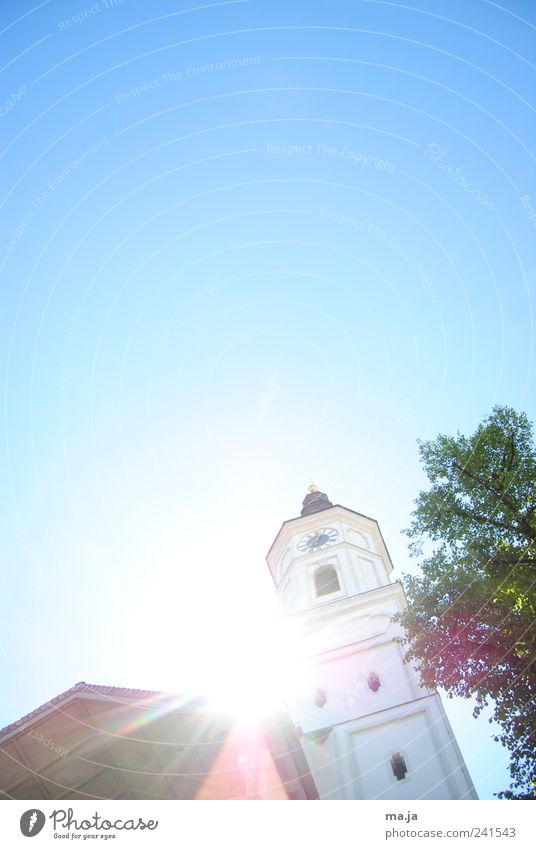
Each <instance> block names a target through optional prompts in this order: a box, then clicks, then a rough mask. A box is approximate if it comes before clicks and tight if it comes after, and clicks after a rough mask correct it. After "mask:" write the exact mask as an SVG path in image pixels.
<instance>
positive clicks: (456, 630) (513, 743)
mask: <svg viewBox="0 0 536 849" xmlns="http://www.w3.org/2000/svg"><path fill="white" fill-rule="evenodd" d="M420 456H421V460H422V463H423V467H424V469H425V471H426V474H427V476H428V479H429V481H430V484H431V486H430V489H429V490H428V491H425V492H421V493H420V494H419V496H418V498H417V500H416V509H415V510H414V512H413V514H412V516H413V519H412V523H411V527H410V528H409V529H408V530H407V531H406V533H407V534H408V536H409V537H410V538H411V539H412V543H411V546H410V548H411V550H412V554H413V555H414V556H419V555H422V551H423V544H424V543H430V542H431V543H432V544H433V553H432V554H431V556H429V557H426V558H425V559H424V561H423V563H422V564H421V565H422V575H421V576H419V577H415V576H411V575H406V576H404V586H405V590H406V595H407V598H408V603H409V607H408V609H407V611H405V612H404V613H403V614H401V615H400V616H399V617H398V619H399V621H401V622H402V624H403V625H404V627H405V628H406V631H407V639H406V640H404V644H405V647H406V660H407V661H413V662H415V663H416V664H417V667H418V668H419V670H420V673H421V677H422V681H423V683H424V684H425V685H427V686H429V687H438V686H440V687H443V688H444V689H445V690H446V691H447V693H448V694H449V695H451V696H454V695H457V696H462V697H465V698H469V697H475V698H476V707H475V711H474V714H475V716H477V715H478V714H479V713H480V712H481V711H482V709H483V708H484V707H485V706H486V705H488V704H492V706H493V718H494V719H495V720H496V722H497V723H498V724H499V726H500V729H501V732H500V735H499V736H498V737H496V738H495V739H496V740H500V742H501V743H502V744H503V745H504V746H505V747H507V749H508V750H509V752H510V773H511V777H512V783H511V785H510V788H509V789H508V790H503V791H501V792H500V793H499V794H498V795H499V797H501V798H517V799H519V798H525V799H526V798H534V797H535V794H536V664H535V656H536V568H535V567H536V484H535V479H536V476H535V472H536V453H535V449H534V443H533V436H532V427H531V424H530V422H529V421H528V419H527V417H526V416H525V415H524V414H522V413H517V412H515V410H512V409H510V408H508V407H495V408H494V409H493V411H492V413H491V415H490V416H488V417H487V418H486V419H485V420H484V421H483V422H482V423H481V424H480V426H479V427H478V429H477V430H476V432H475V433H474V434H473V435H472V436H470V437H465V436H463V435H461V434H458V436H457V437H449V436H443V435H440V436H438V437H437V439H435V440H433V441H430V442H423V443H420ZM490 721H491V720H490Z"/></svg>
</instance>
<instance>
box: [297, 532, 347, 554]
mask: <svg viewBox="0 0 536 849" xmlns="http://www.w3.org/2000/svg"><path fill="white" fill-rule="evenodd" d="M338 536H339V532H338V531H336V530H335V528H322V529H321V530H318V531H309V533H308V534H305V536H303V537H302V538H301V540H300V541H299V543H298V546H297V548H298V551H302V552H305V551H317V550H318V549H319V548H323V547H324V546H325V545H330V544H331V543H333V542H335V540H336V539H337V537H338Z"/></svg>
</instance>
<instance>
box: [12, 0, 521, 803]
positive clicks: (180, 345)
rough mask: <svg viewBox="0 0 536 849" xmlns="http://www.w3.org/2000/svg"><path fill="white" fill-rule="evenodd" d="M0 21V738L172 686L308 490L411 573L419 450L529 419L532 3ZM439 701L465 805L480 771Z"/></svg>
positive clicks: (107, 10) (499, 773) (167, 11)
mask: <svg viewBox="0 0 536 849" xmlns="http://www.w3.org/2000/svg"><path fill="white" fill-rule="evenodd" d="M0 18H1V25H0V29H1V30H2V31H1V33H0V37H1V38H2V40H3V52H2V55H3V64H4V66H3V69H2V78H3V82H4V86H3V91H4V94H3V95H2V102H1V103H0V127H1V129H2V162H3V169H2V175H3V176H2V208H1V215H2V234H3V235H2V244H1V245H0V250H1V254H2V256H1V257H0V269H1V279H2V287H1V299H2V308H1V315H0V322H1V325H0V329H1V332H0V345H1V362H2V372H1V374H2V387H3V397H4V438H3V440H2V455H1V469H2V478H3V480H4V481H5V486H3V487H2V499H3V505H2V511H1V512H2V516H3V519H2V539H3V541H4V545H3V549H4V553H5V557H4V558H3V562H4V566H3V571H2V581H3V591H2V600H1V614H0V645H1V646H2V654H3V656H2V662H1V668H2V673H1V674H2V682H3V685H2V688H1V696H0V699H1V701H0V724H4V723H7V722H10V721H12V720H14V719H16V718H17V717H18V716H20V715H21V714H23V713H25V712H27V711H28V710H31V709H33V708H34V707H35V706H36V705H37V704H40V703H42V702H43V701H45V700H47V699H48V698H50V697H52V696H54V695H55V694H56V693H58V692H60V691H62V690H64V689H66V688H68V687H70V686H72V685H73V684H74V683H75V682H76V681H78V680H86V681H90V682H93V683H101V684H117V685H122V686H132V687H138V688H147V689H151V688H154V689H168V690H176V691H183V690H185V689H191V690H195V689H203V688H204V687H206V686H207V684H208V679H209V678H210V675H211V674H213V670H214V669H215V668H216V667H218V666H221V664H222V662H223V661H224V659H225V658H226V657H228V656H229V655H230V654H232V655H233V656H234V657H235V659H236V660H238V661H240V657H241V651H242V650H243V649H242V646H241V642H240V639H239V635H240V634H241V633H246V634H248V635H249V641H250V642H251V643H252V644H254V643H255V639H258V638H259V634H260V632H263V631H264V633H267V632H268V631H269V627H270V622H271V621H272V620H273V617H274V613H275V605H274V598H273V588H272V585H271V579H269V575H268V570H267V567H266V564H265V562H264V556H265V553H266V551H267V550H268V548H269V546H270V544H271V542H272V540H273V537H274V536H275V534H276V532H277V530H278V528H279V526H280V524H281V522H282V521H283V520H284V519H287V518H290V517H293V516H295V515H297V514H298V512H299V509H300V506H301V500H302V498H303V497H304V495H305V491H306V488H307V486H308V484H309V483H310V481H311V478H313V479H314V481H315V482H316V483H317V484H318V485H319V486H320V487H321V488H322V489H323V490H324V491H326V492H327V493H328V494H329V496H330V498H331V499H332V500H333V501H334V502H336V503H342V504H344V505H346V506H348V507H350V508H352V509H355V510H358V511H361V512H363V513H365V514H367V515H371V516H374V517H375V518H377V519H378V521H379V522H380V525H381V528H382V531H383V534H384V537H385V539H386V542H387V545H388V547H389V549H390V551H391V555H392V556H393V560H394V562H395V566H396V571H395V573H394V577H397V578H399V577H400V576H401V574H402V573H403V572H404V571H407V570H409V569H415V568H416V565H415V564H414V563H413V562H411V561H409V558H408V554H407V545H406V539H405V537H404V536H403V534H402V533H401V531H402V529H403V528H404V527H407V526H408V524H409V517H410V513H411V509H412V503H413V500H414V498H415V497H416V495H417V493H418V491H419V489H420V488H421V487H422V486H423V485H424V483H425V481H424V478H423V474H422V472H421V471H420V469H419V465H418V458H417V444H416V440H417V439H418V438H424V439H426V438H432V437H434V436H435V435H436V434H437V433H439V432H446V433H454V432H456V430H457V429H459V430H461V431H465V432H469V431H471V430H472V429H474V427H475V426H476V424H477V423H478V421H479V420H480V419H481V418H482V417H483V416H484V415H486V414H487V413H488V412H489V411H490V410H491V408H492V406H493V405H494V404H497V403H501V404H511V405H512V406H514V407H516V408H518V409H522V410H524V411H526V412H527V413H528V414H529V416H530V417H531V418H532V419H534V418H536V415H535V413H536V410H535V403H534V355H533V341H534V340H533V328H534V317H533V286H534V283H533V280H534V267H535V257H536V249H535V246H536V240H535V239H534V229H535V226H536V218H535V217H533V215H536V185H535V168H534V154H533V153H531V150H530V148H531V144H530V143H531V137H532V138H534V135H533V134H534V129H535V126H534V125H535V121H534V94H533V92H534V84H535V70H536V69H535V66H534V64H531V62H530V59H531V54H533V51H532V50H531V47H533V38H534V28H535V26H536V14H535V9H534V6H533V4H531V3H529V2H521V0H518V2H512V0H508V2H504V3H502V5H501V4H497V3H491V2H486V1H485V0H475V2H473V3H471V4H467V3H462V2H448V3H447V2H431V0H418V2H416V3H404V2H375V0H367V1H366V2H364V0H363V1H362V0H355V2H346V3H345V2H336V0H335V2H330V3H323V4H312V3H302V2H296V3H292V4H290V3H283V2H278V0H276V1H275V2H258V0H245V2H228V3H211V4H208V3H207V4H199V5H192V6H190V5H189V4H188V3H182V2H171V0H170V2H164V0H156V2H153V3H151V4H150V5H147V4H142V3H135V2H133V0H123V2H119V0H116V2H112V0H107V2H106V0H99V2H97V3H94V4H84V2H83V0H82V2H76V3H75V2H69V3H68V2H56V0H48V2H44V3H39V4H35V5H34V4H32V3H27V2H4V3H3V4H2V8H1V10H0ZM230 623H231V624H230ZM446 707H447V710H448V712H449V716H450V717H451V719H452V722H453V724H454V727H455V731H456V733H457V735H458V739H459V741H460V745H461V747H462V750H463V752H464V754H465V756H466V758H467V762H468V765H469V768H470V771H471V773H472V775H473V778H474V779H475V783H476V785H477V789H478V791H479V793H480V795H481V796H482V797H484V798H486V797H487V798H490V797H491V796H492V793H493V791H496V790H499V789H501V788H502V787H503V786H504V785H505V782H506V778H505V769H504V764H505V755H504V751H503V750H502V749H501V747H500V746H498V745H495V744H490V743H489V732H490V726H488V725H487V723H486V722H485V721H480V722H479V723H474V722H473V721H472V720H471V719H470V714H471V705H469V704H467V703H463V704H458V703H456V704H453V703H451V702H449V701H447V702H446Z"/></svg>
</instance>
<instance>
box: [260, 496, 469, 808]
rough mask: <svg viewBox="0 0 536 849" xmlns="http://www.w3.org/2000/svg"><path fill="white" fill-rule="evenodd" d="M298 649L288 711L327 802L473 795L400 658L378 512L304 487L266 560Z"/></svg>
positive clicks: (398, 603)
mask: <svg viewBox="0 0 536 849" xmlns="http://www.w3.org/2000/svg"><path fill="white" fill-rule="evenodd" d="M267 561H268V565H269V568H270V571H271V573H272V576H273V579H274V581H275V585H276V591H277V597H278V603H279V608H280V612H281V615H282V616H283V617H284V618H285V620H286V624H288V626H289V627H290V628H291V629H292V631H293V633H294V634H295V636H296V639H297V640H298V641H299V643H300V645H301V648H302V649H303V652H302V654H303V655H305V666H306V675H305V681H304V682H301V683H300V685H299V686H297V687H296V692H294V693H291V694H289V699H288V706H289V709H290V713H291V716H292V718H293V720H294V722H295V723H296V725H297V726H298V727H299V728H300V729H301V732H302V734H303V740H302V742H303V747H304V751H305V755H306V758H307V761H308V764H309V767H310V770H311V773H312V775H313V777H314V780H315V782H316V786H317V789H318V793H319V795H320V798H322V799H398V800H411V799H476V798H477V795H476V792H475V789H474V787H473V784H472V781H471V778H470V776H469V774H468V771H467V768H466V766H465V764H464V761H463V757H462V755H461V752H460V750H459V748H458V745H457V743H456V740H455V739H454V735H453V732H452V729H451V727H450V724H449V721H448V719H447V717H446V715H445V712H444V710H443V706H442V704H441V699H440V696H439V695H438V694H437V693H436V692H434V691H431V690H427V689H424V688H423V687H421V686H420V683H419V675H418V673H417V672H416V671H415V670H414V669H413V668H412V667H411V666H409V665H407V664H405V663H404V662H403V648H402V646H400V644H399V643H397V642H396V637H397V636H400V634H401V630H400V626H399V625H395V624H393V623H392V621H391V619H392V616H393V615H394V614H395V613H398V612H400V611H402V610H404V608H405V607H406V599H405V596H404V591H403V589H402V586H401V584H400V583H399V582H394V583H393V582H391V577H390V575H391V571H392V568H393V566H392V563H391V558H390V557H389V552H388V551H387V548H386V546H385V543H384V541H383V537H382V535H381V532H380V529H379V526H378V523H377V522H376V520H375V519H370V518H369V517H368V516H363V515H361V514H360V513H356V512H354V511H353V510H349V509H348V508H347V507H342V506H341V505H339V504H336V505H333V504H332V503H331V502H330V501H329V499H328V497H327V496H326V495H325V494H324V493H322V492H319V491H318V490H317V488H316V487H315V486H311V487H310V489H309V493H308V495H307V496H306V497H305V499H304V502H303V509H302V511H301V515H300V516H298V517H297V518H295V519H289V520H288V521H286V522H284V523H283V525H282V527H281V529H280V531H279V533H278V535H277V537H276V539H275V541H274V543H273V545H272V547H271V549H270V551H269V553H268V556H267Z"/></svg>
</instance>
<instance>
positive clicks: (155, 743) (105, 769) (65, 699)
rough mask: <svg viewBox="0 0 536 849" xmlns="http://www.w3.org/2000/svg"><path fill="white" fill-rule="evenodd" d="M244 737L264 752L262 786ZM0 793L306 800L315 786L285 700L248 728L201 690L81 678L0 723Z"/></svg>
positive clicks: (312, 795) (19, 796) (23, 796)
mask: <svg viewBox="0 0 536 849" xmlns="http://www.w3.org/2000/svg"><path fill="white" fill-rule="evenodd" d="M251 733H253V734H254V738H253V737H251ZM252 739H255V741H256V743H255V746H254V749H255V751H257V749H258V751H259V752H261V753H262V752H264V753H265V755H262V757H264V756H266V758H267V760H266V761H263V769H264V770H265V773H266V775H267V776H268V778H267V780H266V781H267V783H266V787H267V790H266V792H267V793H268V795H262V794H263V792H264V791H263V790H262V788H260V785H259V788H257V789H255V788H256V787H257V785H256V783H255V782H256V781H257V779H256V778H255V779H251V778H247V779H246V778H245V772H244V770H248V769H250V768H249V767H248V766H247V765H248V763H249V754H248V752H249V750H250V748H251V740H252ZM259 757H261V755H259ZM251 768H253V767H251ZM248 775H250V773H249V772H248ZM259 775H260V773H259ZM252 781H253V783H251V782H252ZM252 787H253V788H254V789H251V788H252ZM259 794H260V795H259ZM0 798H16V799H37V798H40V799H41V798H43V799H45V798H53V799H60V798H61V799H81V798H85V799H87V798H92V799H95V798H96V799H117V798H130V799H142V798H153V799H169V798H171V799H193V798H198V799H199V798H204V799H236V798H287V799H288V798H298V799H312V798H318V793H317V790H316V787H315V784H314V781H313V779H312V777H311V775H310V772H309V768H308V765H307V761H306V759H305V755H304V752H303V750H302V747H301V742H300V732H299V731H298V729H297V728H296V727H295V726H294V724H293V722H292V720H291V717H290V715H289V714H288V711H287V710H286V709H284V708H283V709H281V710H280V711H279V712H278V713H277V714H273V715H272V716H271V717H269V718H268V719H266V720H263V721H260V722H259V724H258V728H257V729H256V730H255V731H254V732H250V730H247V729H244V730H242V729H241V728H240V726H238V725H237V724H236V722H235V720H234V719H233V717H231V716H228V715H226V714H222V713H219V712H218V711H217V710H213V709H212V708H211V705H210V702H209V701H208V700H207V699H205V698H199V697H194V698H191V697H189V696H177V695H174V694H171V693H165V692H159V691H155V690H138V689H132V688H129V687H111V686H105V685H98V684H87V683H86V682H85V681H79V682H78V683H77V684H75V685H74V687H71V688H70V689H68V690H65V691H64V692H63V693H60V694H59V695H57V696H55V697H54V698H53V699H50V700H49V701H48V702H45V703H44V704H42V705H40V706H39V707H37V708H36V709H35V710H33V711H31V712H30V713H28V714H26V715H25V716H23V717H21V718H20V719H18V720H17V721H16V722H12V723H10V724H9V725H6V726H5V727H4V728H2V729H1V730H0Z"/></svg>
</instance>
